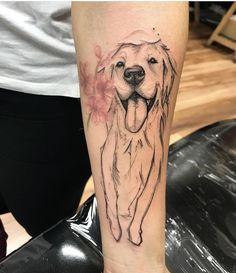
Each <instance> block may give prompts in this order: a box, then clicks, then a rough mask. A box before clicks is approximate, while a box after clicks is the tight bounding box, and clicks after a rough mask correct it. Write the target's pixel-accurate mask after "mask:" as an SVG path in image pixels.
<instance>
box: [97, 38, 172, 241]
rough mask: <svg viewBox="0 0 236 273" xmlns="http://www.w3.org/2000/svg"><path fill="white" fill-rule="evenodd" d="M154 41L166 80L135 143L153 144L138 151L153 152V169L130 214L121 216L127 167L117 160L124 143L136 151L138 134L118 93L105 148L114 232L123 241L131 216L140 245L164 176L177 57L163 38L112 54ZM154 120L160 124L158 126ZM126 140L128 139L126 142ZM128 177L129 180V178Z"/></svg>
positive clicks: (104, 175)
mask: <svg viewBox="0 0 236 273" xmlns="http://www.w3.org/2000/svg"><path fill="white" fill-rule="evenodd" d="M131 36H132V35H131ZM150 44H152V45H155V46H157V47H158V48H159V50H160V51H161V52H162V54H163V59H162V62H163V69H162V71H161V72H162V74H163V75H162V77H163V82H162V84H161V86H160V88H159V87H156V88H159V90H157V91H156V92H157V93H156V98H155V103H154V105H153V107H152V109H151V110H150V111H149V113H148V116H147V120H145V124H144V125H143V126H142V129H143V130H141V132H137V134H138V135H139V137H138V140H137V139H136V140H135V141H134V142H135V145H134V146H136V148H137V145H138V143H141V142H142V145H144V143H145V145H146V148H145V149H147V148H148V147H149V150H150V151H152V152H149V153H147V150H144V149H142V147H141V148H139V151H138V152H137V151H136V155H137V154H140V153H142V152H143V153H144V154H145V156H146V155H147V154H148V155H149V159H150V168H149V171H148V174H147V175H146V177H147V179H146V183H145V185H144V186H143V187H142V188H139V190H138V192H137V194H136V195H135V197H134V198H133V199H132V201H131V203H130V205H129V206H128V208H127V209H128V211H129V213H130V211H131V210H132V211H133V213H131V215H121V214H120V211H119V209H120V207H121V205H122V204H120V203H119V202H118V200H119V199H120V198H122V197H121V191H122V190H123V189H122V186H121V185H119V182H120V181H119V178H118V177H117V175H119V174H120V173H119V171H121V169H123V168H120V169H119V170H116V168H117V166H116V164H117V162H115V161H118V160H119V158H118V159H117V153H119V150H120V145H122V144H124V143H125V145H123V147H122V148H123V152H126V154H129V152H130V154H132V151H128V150H127V149H131V147H128V146H129V145H128V144H127V143H131V142H130V138H131V139H132V141H133V139H134V138H135V137H134V134H131V137H130V136H129V132H128V131H127V130H126V129H125V125H124V123H123V121H124V108H123V106H122V103H121V100H120V97H119V95H118V94H116V95H115V97H114V99H113V102H112V105H111V107H110V111H109V113H110V114H111V116H112V117H113V118H112V119H110V122H109V121H108V123H107V128H108V132H107V138H106V141H105V143H104V145H103V147H102V148H101V170H102V185H103V191H104V196H105V204H106V215H107V219H108V221H109V225H110V229H111V232H112V235H113V237H114V238H115V240H116V241H120V239H121V237H122V232H123V228H122V224H121V218H123V217H124V218H127V219H128V220H129V218H130V219H131V220H130V221H129V225H128V227H127V234H128V240H129V241H130V242H131V243H133V244H134V245H137V246H139V245H140V244H141V243H142V241H143V238H142V224H143V220H144V218H145V216H146V214H147V212H148V209H149V207H150V205H151V203H152V200H153V197H154V194H155V192H156V188H157V186H158V184H159V181H160V179H161V171H162V162H163V157H164V154H163V150H164V148H163V145H164V143H163V135H164V129H165V125H166V119H167V116H168V109H169V98H170V93H171V90H172V87H173V83H174V79H175V76H176V71H175V63H174V61H173V59H172V58H171V57H170V54H169V52H168V51H169V50H168V49H167V47H166V46H165V45H164V44H163V43H162V42H161V41H160V39H158V40H156V41H154V42H153V41H151V42H149V41H145V40H142V41H139V43H136V44H132V43H129V42H125V43H121V44H119V46H118V49H117V50H115V51H114V54H113V56H112V57H114V56H116V54H117V53H118V52H119V51H120V50H121V49H122V48H123V47H126V46H129V45H130V46H138V47H141V46H145V45H150ZM109 68H110V74H111V77H113V73H114V64H112V65H110V66H109ZM105 69H106V68H102V69H100V71H99V73H104V72H105ZM159 84H160V83H159ZM154 123H155V124H156V125H154ZM140 129H141V128H140ZM148 132H151V133H149V134H148ZM140 135H142V141H141V142H139V140H140V139H141V137H140ZM129 137H130V138H129ZM124 139H126V140H125V141H124ZM127 139H128V140H127ZM132 144H133V142H132ZM117 145H119V148H118V147H117ZM140 145H141V144H140ZM130 146H131V145H130ZM119 156H120V155H119ZM121 156H122V155H121ZM137 156H138V155H137ZM130 158H131V156H130ZM141 158H142V156H141ZM121 161H122V160H121ZM130 161H131V160H130ZM114 162H115V163H116V164H115V163H114ZM141 166H142V165H141ZM130 172H131V171H130ZM124 180H125V179H124ZM126 180H127V181H128V179H126ZM150 181H151V182H150ZM148 182H149V185H147V184H148ZM150 183H151V184H150ZM131 207H132V209H131ZM122 216H123V217H122Z"/></svg>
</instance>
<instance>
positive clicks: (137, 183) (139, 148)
mask: <svg viewBox="0 0 236 273" xmlns="http://www.w3.org/2000/svg"><path fill="white" fill-rule="evenodd" d="M153 146H154V143H153ZM153 146H151V145H150V143H147V141H146V140H145V138H144V137H142V138H141V137H140V138H134V137H133V138H129V139H123V138H118V140H117V145H116V151H115V160H114V164H115V168H114V169H115V170H116V172H117V175H118V177H119V181H118V185H120V186H121V187H122V189H125V191H126V192H127V194H131V193H132V192H137V190H139V189H141V188H143V187H144V186H145V184H146V182H147V177H148V173H149V170H150V166H151V162H152V159H153V154H154V150H153V148H154V147H153Z"/></svg>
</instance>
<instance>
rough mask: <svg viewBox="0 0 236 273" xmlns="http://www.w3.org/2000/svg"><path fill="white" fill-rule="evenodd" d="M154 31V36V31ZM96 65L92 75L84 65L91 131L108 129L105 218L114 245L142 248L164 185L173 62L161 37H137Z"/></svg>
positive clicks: (82, 78) (104, 153)
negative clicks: (158, 192)
mask: <svg viewBox="0 0 236 273" xmlns="http://www.w3.org/2000/svg"><path fill="white" fill-rule="evenodd" d="M153 31H154V30H153ZM95 55H96V58H97V59H98V62H97V67H96V71H95V73H94V74H90V73H89V72H88V64H87V63H83V64H80V82H81V88H82V90H83V92H84V94H85V97H86V105H87V108H88V111H89V118H88V125H89V123H90V122H93V123H94V124H95V125H96V124H99V123H104V124H106V128H107V137H106V139H105V142H104V145H103V146H102V147H101V180H102V188H103V192H104V198H105V204H106V216H107V219H108V222H109V225H110V230H111V233H112V235H113V237H114V239H115V240H116V241H120V240H121V238H124V239H128V240H129V241H130V242H131V243H132V244H134V245H137V246H139V245H140V244H141V243H142V241H143V236H142V225H143V221H144V218H145V216H146V214H147V212H148V210H149V207H150V205H151V203H152V200H153V197H154V194H155V192H156V189H157V187H158V184H159V182H160V179H161V171H162V163H163V157H164V147H163V145H164V143H163V135H164V129H165V125H166V120H167V116H168V108H169V107H168V106H169V99H170V94H171V90H172V87H173V83H174V80H175V76H176V71H175V62H174V60H173V59H172V58H171V56H170V52H169V49H168V48H167V47H166V46H165V45H164V44H163V43H162V42H161V39H160V38H159V34H156V33H153V32H152V33H150V34H149V33H146V32H144V31H141V30H137V31H134V32H133V33H131V34H130V35H129V36H127V37H125V38H124V39H123V40H122V41H121V42H119V43H118V44H117V46H116V47H115V48H114V49H112V50H111V51H110V52H108V53H107V54H106V55H105V56H103V55H102V51H101V48H100V47H99V46H96V47H95Z"/></svg>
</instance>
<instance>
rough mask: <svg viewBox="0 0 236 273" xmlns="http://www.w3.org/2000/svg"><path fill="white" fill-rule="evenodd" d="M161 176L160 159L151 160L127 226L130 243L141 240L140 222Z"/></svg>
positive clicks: (139, 242)
mask: <svg viewBox="0 0 236 273" xmlns="http://www.w3.org/2000/svg"><path fill="white" fill-rule="evenodd" d="M160 177H161V160H160V161H159V162H155V160H154V161H153V162H152V166H151V169H150V175H149V177H148V181H147V183H146V185H145V187H144V189H143V191H142V192H141V193H140V195H139V197H138V198H137V201H136V205H135V209H134V217H133V219H132V221H131V223H130V226H129V228H128V236H129V240H130V242H131V243H133V244H135V245H140V244H141V243H142V241H143V238H142V224H143V220H144V218H145V216H146V214H147V212H148V209H149V207H150V205H151V203H152V200H153V197H154V194H155V192H156V188H157V186H158V183H159V181H160Z"/></svg>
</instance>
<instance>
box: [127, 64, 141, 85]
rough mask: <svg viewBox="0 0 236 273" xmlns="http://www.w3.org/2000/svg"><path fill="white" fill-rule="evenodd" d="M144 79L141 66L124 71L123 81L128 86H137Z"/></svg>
mask: <svg viewBox="0 0 236 273" xmlns="http://www.w3.org/2000/svg"><path fill="white" fill-rule="evenodd" d="M144 77H145V71H144V69H143V68H142V66H139V65H135V66H132V67H129V68H126V69H125V72H124V79H125V81H126V82H127V83H128V84H132V85H138V84H140V83H141V81H142V80H143V79H144Z"/></svg>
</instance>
